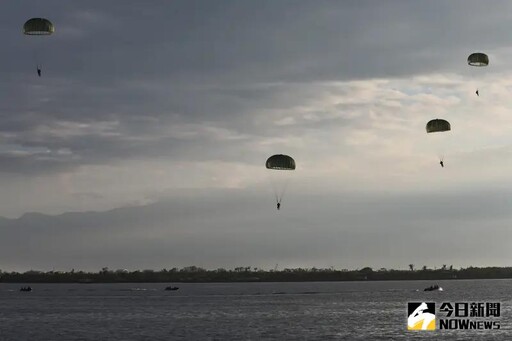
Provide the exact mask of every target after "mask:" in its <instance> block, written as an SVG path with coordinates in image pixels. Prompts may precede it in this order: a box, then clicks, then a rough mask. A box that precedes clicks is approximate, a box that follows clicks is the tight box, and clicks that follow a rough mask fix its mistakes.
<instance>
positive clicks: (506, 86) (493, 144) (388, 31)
mask: <svg viewBox="0 0 512 341" xmlns="http://www.w3.org/2000/svg"><path fill="white" fill-rule="evenodd" d="M32 17H44V18H47V19H49V20H51V21H52V22H53V24H54V25H55V33H54V34H53V35H51V36H47V37H28V36H24V35H23V34H22V26H23V23H24V22H25V21H26V20H28V19H29V18H32ZM511 19H512V3H510V2H508V1H491V2H488V3H486V5H485V10H483V9H482V3H481V1H471V0H456V1H450V2H440V1H438V2H410V1H398V0H397V1H394V0H390V1H386V2H378V1H366V0H358V1H322V0H318V1H301V0H294V1H291V0H279V1H274V0H260V1H245V0H231V1H225V0H217V1H207V0H203V1H196V0H179V1H172V2H171V1H157V0H155V1H151V2H141V1H133V0H123V1H121V0H116V1H109V2H105V1H96V0H90V1H87V2H77V1H73V2H63V1H56V0H55V1H53V0H46V1H44V2H40V1H25V0H19V1H16V2H13V1H10V2H2V3H0V34H1V35H2V38H3V40H2V42H3V48H2V53H1V54H0V74H1V77H0V188H1V191H0V216H3V217H5V218H6V219H1V220H0V259H1V261H0V269H3V270H29V269H42V270H48V269H50V270H51V269H60V270H68V269H71V268H80V269H86V270H97V269H100V268H101V267H104V266H108V267H109V268H112V269H116V268H128V269H139V268H151V269H160V268H171V267H175V266H177V267H181V266H187V265H196V266H202V267H205V268H211V269H214V268H217V267H226V268H230V267H236V266H256V267H260V268H265V269H270V268H274V266H275V265H276V264H279V268H285V267H312V266H316V267H330V266H334V267H335V268H339V269H342V268H349V269H352V268H362V267H365V266H370V267H373V268H375V269H378V268H381V267H386V268H402V269H406V268H408V264H411V263H412V264H416V265H417V267H420V266H423V265H427V266H428V267H431V268H434V267H438V268H439V267H441V266H442V265H443V264H448V265H454V266H455V267H466V266H470V265H473V266H508V265H510V264H509V263H508V260H509V259H510V257H511V256H512V250H511V249H510V247H509V241H510V240H511V238H512V232H511V230H510V226H512V210H510V206H511V205H512V200H511V198H512V183H511V182H510V181H509V180H510V177H511V175H510V174H512V162H511V158H512V115H511V112H510V109H509V108H510V107H511V105H512V96H510V93H511V92H512V70H511V69H510V68H509V67H508V64H509V63H508V62H507V61H508V60H511V59H512V48H511V47H510V31H511V30H512V20H511ZM473 52H485V53H486V54H488V56H489V58H490V63H489V66H488V67H485V68H476V67H470V66H468V65H467V61H466V60H467V57H468V55H469V54H471V53H473ZM37 64H40V65H41V68H42V77H40V78H39V77H37V73H36V65H37ZM476 89H479V93H480V96H476V95H475V90H476ZM434 118H443V119H447V120H448V121H450V123H451V125H452V131H450V132H449V133H445V134H437V135H435V136H431V135H433V134H429V135H427V134H426V132H425V124H426V122H428V121H429V120H431V119H434ZM273 154H287V155H290V156H292V157H293V158H294V159H295V161H296V164H297V169H296V170H295V171H293V172H289V173H288V174H286V176H287V177H289V181H290V182H289V186H288V187H287V191H286V195H285V198H284V199H283V202H282V209H281V210H280V211H279V212H278V211H277V210H276V209H275V199H274V194H273V192H272V185H271V181H272V179H271V178H272V177H274V176H275V174H273V173H272V172H271V171H268V170H266V169H265V166H264V164H265V160H266V158H268V157H269V156H271V155H273ZM439 157H444V164H445V167H444V168H441V167H440V165H439ZM274 173H275V172H274ZM70 212H72V213H70ZM48 215H49V216H48Z"/></svg>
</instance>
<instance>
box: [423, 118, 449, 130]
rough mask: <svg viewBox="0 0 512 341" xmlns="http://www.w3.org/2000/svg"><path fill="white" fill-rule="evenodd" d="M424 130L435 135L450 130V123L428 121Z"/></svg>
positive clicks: (440, 120)
mask: <svg viewBox="0 0 512 341" xmlns="http://www.w3.org/2000/svg"><path fill="white" fill-rule="evenodd" d="M426 129H427V133H437V132H443V131H450V130H452V128H451V126H450V122H448V121H446V120H443V119H439V118H436V119H435V120H430V121H428V123H427V126H426Z"/></svg>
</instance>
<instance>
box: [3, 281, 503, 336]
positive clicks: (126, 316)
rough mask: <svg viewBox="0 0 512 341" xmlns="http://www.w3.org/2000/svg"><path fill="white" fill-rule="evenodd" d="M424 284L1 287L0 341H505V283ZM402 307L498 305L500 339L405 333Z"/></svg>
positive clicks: (483, 333) (440, 332)
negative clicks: (437, 288)
mask: <svg viewBox="0 0 512 341" xmlns="http://www.w3.org/2000/svg"><path fill="white" fill-rule="evenodd" d="M432 283H433V281H388V282H302V283H207V284H192V283H175V285H177V286H179V287H180V289H179V290H178V291H163V288H165V286H166V284H162V283H160V284H155V283H135V284H134V283H130V284H30V285H31V286H32V288H33V289H34V291H32V292H19V291H18V290H19V288H20V287H22V286H24V285H27V284H23V283H20V284H7V283H0V340H2V341H7V340H9V341H10V340H16V341H21V340H37V341H38V340H123V341H127V340H372V339H375V340H413V339H414V340H418V339H433V338H434V339H437V340H439V339H446V340H468V339H485V340H511V339H512V326H511V316H512V300H511V297H510V293H511V292H512V280H460V281H438V282H437V283H438V284H440V285H441V287H443V288H444V290H445V291H443V292H423V291H422V289H423V288H425V287H427V286H429V285H431V284H432ZM416 289H420V291H415V290H416ZM408 301H435V302H437V304H440V303H441V302H443V301H450V302H456V301H466V302H471V301H477V302H482V301H484V302H485V301H491V302H495V301H499V302H501V303H502V309H501V316H502V317H501V319H500V321H501V329H500V330H492V331H474V330H472V331H471V330H469V331H461V330H456V331H446V330H437V331H416V332H413V331H407V330H406V318H407V311H406V309H407V302H408ZM438 307H439V306H438Z"/></svg>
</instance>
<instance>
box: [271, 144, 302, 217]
mask: <svg viewBox="0 0 512 341" xmlns="http://www.w3.org/2000/svg"><path fill="white" fill-rule="evenodd" d="M265 166H266V167H267V169H270V170H271V171H272V174H271V182H272V187H273V189H274V195H275V198H276V203H277V209H279V208H280V206H281V201H282V200H283V196H284V194H285V192H286V189H287V187H288V182H289V180H290V178H289V172H286V171H291V170H295V160H294V159H293V158H292V157H290V156H288V155H283V154H276V155H272V156H271V157H269V158H268V159H267V162H265Z"/></svg>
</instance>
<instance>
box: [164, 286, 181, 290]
mask: <svg viewBox="0 0 512 341" xmlns="http://www.w3.org/2000/svg"><path fill="white" fill-rule="evenodd" d="M178 289H179V287H166V288H165V290H167V291H176V290H178Z"/></svg>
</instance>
